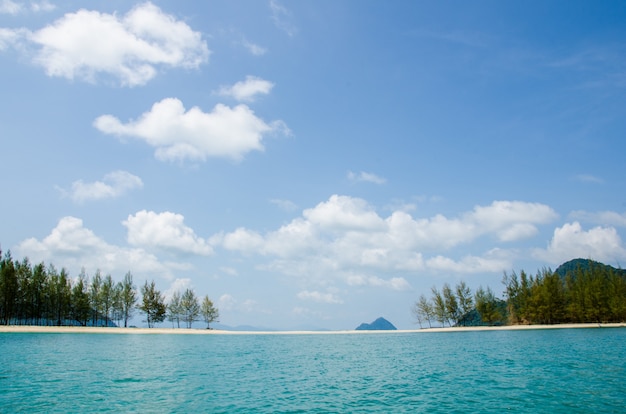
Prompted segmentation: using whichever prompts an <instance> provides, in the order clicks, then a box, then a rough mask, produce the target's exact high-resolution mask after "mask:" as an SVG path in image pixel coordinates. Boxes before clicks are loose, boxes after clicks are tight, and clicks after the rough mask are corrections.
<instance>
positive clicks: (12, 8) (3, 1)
mask: <svg viewBox="0 0 626 414" xmlns="http://www.w3.org/2000/svg"><path fill="white" fill-rule="evenodd" d="M55 8H56V6H55V5H54V4H52V3H50V2H49V1H47V0H43V1H39V2H37V1H32V2H30V7H27V6H26V5H25V4H24V3H23V2H17V1H12V0H0V14H12V15H16V14H19V13H23V12H26V11H32V12H34V13H38V12H48V11H52V10H54V9H55Z"/></svg>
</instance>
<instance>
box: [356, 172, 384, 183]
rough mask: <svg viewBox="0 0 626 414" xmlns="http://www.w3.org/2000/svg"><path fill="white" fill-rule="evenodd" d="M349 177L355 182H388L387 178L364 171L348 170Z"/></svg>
mask: <svg viewBox="0 0 626 414" xmlns="http://www.w3.org/2000/svg"><path fill="white" fill-rule="evenodd" d="M348 179H349V180H350V181H354V182H366V183H374V184H385V183H386V182H387V180H385V179H384V178H382V177H379V176H377V175H376V174H372V173H367V172H364V171H361V172H360V173H355V172H352V171H348Z"/></svg>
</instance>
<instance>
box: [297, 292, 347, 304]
mask: <svg viewBox="0 0 626 414" xmlns="http://www.w3.org/2000/svg"><path fill="white" fill-rule="evenodd" d="M297 297H298V299H301V300H312V301H314V302H320V303H331V304H341V303H343V300H341V299H340V298H339V297H337V296H336V295H334V294H332V293H321V292H318V291H316V290H315V291H308V290H303V291H301V292H299V293H298V294H297Z"/></svg>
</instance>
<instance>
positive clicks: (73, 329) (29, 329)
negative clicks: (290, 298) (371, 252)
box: [0, 323, 626, 335]
mask: <svg viewBox="0 0 626 414" xmlns="http://www.w3.org/2000/svg"><path fill="white" fill-rule="evenodd" d="M625 327H626V323H605V324H598V323H571V324H560V325H512V326H472V327H454V328H424V329H412V330H397V331H355V330H345V331H262V332H257V331H222V330H213V329H211V330H208V329H173V328H104V327H99V328H94V327H82V326H14V325H9V326H0V333H12V332H14V333H20V332H21V333H91V334H174V335H294V334H299V335H333V334H334V335H336V334H366V335H367V334H380V333H398V334H401V333H428V332H431V333H432V332H442V333H445V332H472V331H513V330H529V329H593V328H625Z"/></svg>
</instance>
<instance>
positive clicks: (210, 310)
mask: <svg viewBox="0 0 626 414" xmlns="http://www.w3.org/2000/svg"><path fill="white" fill-rule="evenodd" d="M200 313H201V314H202V318H203V319H204V321H205V322H206V328H207V329H211V327H210V325H211V323H213V322H217V321H219V317H220V311H219V310H218V309H217V308H216V307H215V306H214V305H213V302H212V301H211V299H209V296H208V295H207V296H205V297H204V299H202V305H201V307H200Z"/></svg>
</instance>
